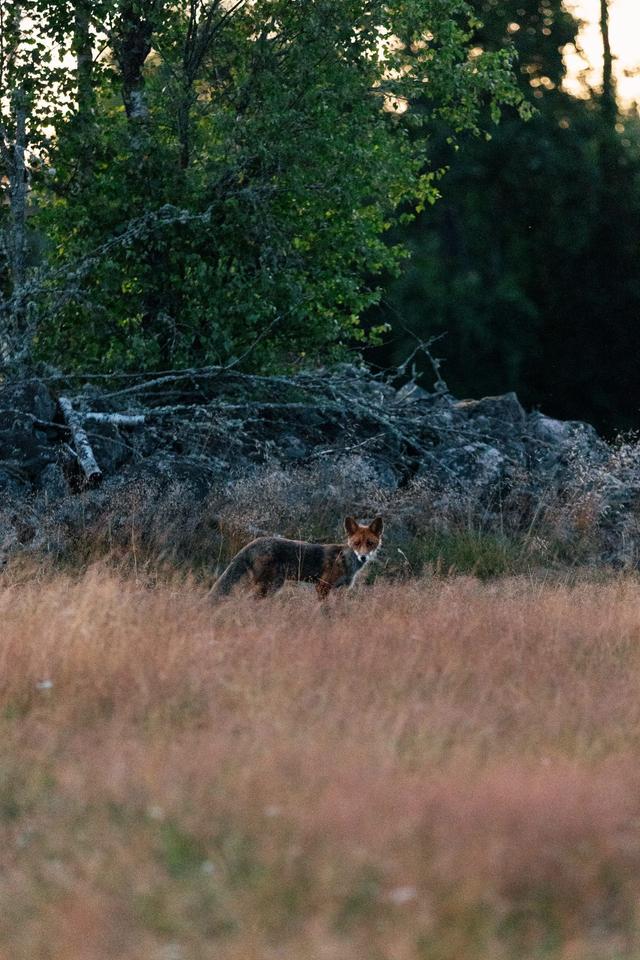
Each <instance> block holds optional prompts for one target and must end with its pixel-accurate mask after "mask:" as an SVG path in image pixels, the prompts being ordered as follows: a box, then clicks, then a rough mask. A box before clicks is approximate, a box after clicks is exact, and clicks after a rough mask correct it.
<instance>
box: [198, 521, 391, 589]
mask: <svg viewBox="0 0 640 960" xmlns="http://www.w3.org/2000/svg"><path fill="white" fill-rule="evenodd" d="M344 529H345V532H346V534H347V542H346V544H344V543H326V544H325V543H307V542H306V541H304V540H287V539H285V538H284V537H257V539H255V540H252V541H251V543H248V544H247V545H246V546H245V547H243V548H242V550H240V552H239V553H237V554H236V555H235V557H234V558H233V560H232V561H231V563H230V564H229V566H228V567H227V568H226V570H224V571H223V573H222V574H221V575H220V577H219V578H218V579H217V580H216V582H215V583H214V585H213V587H212V590H211V594H210V595H211V597H212V599H214V600H215V599H218V598H222V597H226V596H228V595H229V594H230V593H232V591H233V590H235V588H236V587H237V586H238V585H239V584H241V583H243V582H244V583H245V584H248V585H249V586H253V588H254V589H255V592H256V594H257V596H258V597H267V596H269V595H270V594H273V593H276V592H277V591H278V590H280V589H281V587H283V586H284V584H285V581H287V580H296V581H298V582H301V581H304V582H307V583H309V582H310V583H313V584H315V588H316V594H317V596H318V599H319V600H326V598H327V597H328V596H329V594H330V593H331V591H332V590H335V589H338V588H339V587H351V586H353V583H354V582H355V579H356V577H357V576H358V574H360V573H362V571H363V570H364V569H365V567H366V566H367V564H368V563H369V562H370V561H371V560H372V559H373V558H374V557H375V555H376V553H377V551H378V550H379V548H380V544H381V543H382V529H383V520H382V517H376V518H375V520H372V521H371V523H370V524H368V525H364V524H360V523H358V521H357V520H355V519H354V517H346V518H345V521H344Z"/></svg>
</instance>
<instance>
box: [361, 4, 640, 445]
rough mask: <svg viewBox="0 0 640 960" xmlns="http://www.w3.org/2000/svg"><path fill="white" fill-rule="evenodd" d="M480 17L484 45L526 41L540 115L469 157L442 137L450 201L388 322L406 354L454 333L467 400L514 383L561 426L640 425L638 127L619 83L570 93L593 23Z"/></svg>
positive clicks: (448, 352)
mask: <svg viewBox="0 0 640 960" xmlns="http://www.w3.org/2000/svg"><path fill="white" fill-rule="evenodd" d="M475 9H476V10H477V13H478V16H479V17H482V18H483V19H484V27H483V28H482V29H481V30H479V31H478V34H477V36H476V41H477V44H478V46H479V47H481V48H489V49H494V48H500V47H501V46H502V45H503V44H505V43H511V42H512V43H514V44H515V46H516V49H517V50H518V54H519V59H518V67H517V72H518V76H519V79H520V85H521V90H522V91H523V93H524V92H525V91H528V93H527V96H528V97H530V98H531V100H532V102H533V103H534V104H535V107H536V111H537V112H536V116H535V117H534V118H533V119H532V120H531V122H530V123H528V124H522V123H521V122H520V121H519V120H518V119H517V118H516V117H511V116H507V117H505V118H504V120H503V122H502V123H501V124H500V126H499V127H498V128H496V130H495V131H494V132H493V135H492V137H491V139H490V140H487V141H480V140H478V141H476V142H474V143H468V144H465V146H464V149H463V150H461V151H460V152H459V154H455V153H453V154H452V152H451V151H450V150H449V148H448V147H447V146H446V144H444V143H441V146H440V148H439V153H438V159H439V162H440V163H442V164H443V165H445V164H447V163H448V164H449V165H450V172H449V173H448V174H447V176H446V178H445V179H444V181H443V192H444V199H443V200H442V202H441V203H439V204H438V205H437V206H436V207H435V208H434V209H433V210H430V211H428V212H427V213H426V214H424V215H423V216H421V217H420V218H419V219H418V221H416V223H415V224H414V225H412V226H410V227H409V228H407V229H408V238H407V239H408V242H409V245H410V248H411V250H412V260H411V262H410V264H409V266H408V268H407V269H406V270H405V272H404V274H403V276H402V277H401V278H400V279H399V280H398V281H397V282H395V283H394V284H391V285H390V287H389V290H388V292H387V293H386V294H385V300H386V301H387V303H388V306H387V307H386V309H385V310H383V311H381V312H379V313H377V314H376V315H375V319H374V320H373V322H375V323H376V324H379V323H381V322H384V321H385V320H388V321H389V322H390V323H391V324H392V325H393V327H394V329H393V335H394V337H395V338H396V339H395V340H394V348H395V349H396V350H397V353H396V357H399V356H400V355H402V353H403V352H405V351H406V349H407V347H408V345H409V343H410V342H411V340H410V338H408V337H407V335H406V334H405V332H404V328H408V329H410V330H412V331H413V332H414V333H415V334H417V335H418V336H420V337H422V338H425V339H426V338H427V337H428V336H430V335H433V334H437V333H442V332H446V334H447V336H446V339H445V340H444V342H443V344H442V346H441V348H440V351H441V353H443V354H444V355H445V356H446V358H447V365H446V371H447V373H446V379H447V382H448V383H449V385H450V386H451V388H452V389H454V390H455V391H456V392H457V393H458V394H463V395H477V394H479V393H495V392H501V391H504V390H507V389H515V390H517V391H518V392H519V394H520V395H521V397H522V398H523V400H524V401H525V402H526V403H528V404H542V405H544V407H545V409H546V410H548V411H550V412H552V413H555V414H556V415H558V416H564V417H578V418H589V419H592V420H594V421H595V422H596V423H598V424H599V425H600V426H601V427H603V428H605V429H608V430H611V429H615V427H616V426H631V425H637V423H638V414H637V410H636V406H637V405H636V403H635V400H634V399H633V397H632V396H631V394H630V392H629V388H628V385H629V383H630V382H633V381H634V380H635V379H636V377H637V372H636V370H635V365H636V361H635V357H636V356H637V351H638V349H640V326H639V325H638V322H637V320H638V316H639V315H640V290H639V289H638V284H637V280H636V275H637V268H636V261H637V250H638V248H639V246H640V191H639V187H640V167H639V166H638V162H639V151H638V148H639V144H640V141H639V140H638V124H637V121H635V120H634V119H633V118H632V117H630V116H625V117H622V118H618V115H617V105H616V104H615V100H613V102H612V101H611V97H612V96H614V92H613V90H612V89H611V88H610V86H608V85H607V84H605V88H604V90H603V91H602V93H600V92H598V93H597V94H596V95H594V96H593V97H592V99H590V100H580V99H576V98H574V97H571V96H569V94H567V93H566V92H565V91H564V90H563V88H562V81H563V78H564V70H565V67H564V62H563V56H562V51H563V49H564V47H565V45H566V44H567V43H569V42H572V41H573V40H574V39H575V36H576V33H577V29H578V25H577V23H576V22H575V21H574V20H573V19H572V18H571V17H570V16H569V14H568V13H567V12H566V11H565V9H564V7H563V5H562V4H561V3H560V0H500V2H497V3H493V2H490V0H484V2H482V3H480V2H478V3H476V4H475ZM616 123H618V126H617V127H616ZM443 140H444V138H443ZM399 239H402V235H400V236H399ZM389 352H390V351H389ZM389 352H387V353H386V354H385V355H384V358H383V359H384V362H389Z"/></svg>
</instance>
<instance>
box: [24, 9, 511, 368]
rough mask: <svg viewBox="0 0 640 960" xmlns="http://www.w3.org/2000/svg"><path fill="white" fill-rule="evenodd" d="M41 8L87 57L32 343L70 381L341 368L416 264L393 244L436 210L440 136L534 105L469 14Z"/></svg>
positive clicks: (62, 125)
mask: <svg viewBox="0 0 640 960" xmlns="http://www.w3.org/2000/svg"><path fill="white" fill-rule="evenodd" d="M34 3H35V4H36V5H38V4H39V3H40V5H41V10H42V18H43V19H44V22H43V25H42V30H43V35H44V36H48V37H54V36H55V38H56V42H57V43H58V46H59V47H60V49H61V50H64V49H67V50H70V51H72V52H74V53H75V70H74V71H73V74H72V75H71V74H69V75H67V76H66V78H65V83H66V89H67V90H68V91H70V95H69V106H68V108H67V109H66V111H58V113H57V115H56V118H55V129H56V135H55V138H54V139H53V140H52V141H51V142H50V143H49V144H47V145H46V148H45V149H44V150H43V154H42V160H43V164H44V165H45V166H46V167H47V176H46V177H45V176H41V177H39V178H38V180H37V182H34V185H33V192H32V199H33V205H34V208H35V216H34V225H36V224H37V228H38V230H39V231H40V232H41V234H42V236H43V237H45V238H46V269H45V270H44V271H42V275H41V282H40V281H39V283H38V285H37V290H36V288H35V287H33V291H34V292H33V296H32V299H33V303H34V304H35V307H34V309H37V311H38V316H39V326H38V331H37V337H36V341H35V346H36V350H37V353H38V355H39V356H41V357H44V358H49V359H55V360H56V362H63V363H65V364H69V363H73V364H77V365H81V366H86V365H91V366H94V367H103V368H104V367H106V368H109V369H111V368H129V369H135V368H139V367H150V366H156V365H175V364H184V363H192V362H228V361H229V360H234V362H235V361H240V360H241V359H242V358H244V357H247V358H249V357H250V359H251V362H252V363H253V364H254V365H256V366H258V367H260V366H262V367H271V366H274V365H278V364H283V363H285V364H299V363H305V362H309V361H310V360H316V359H318V358H328V357H329V358H330V357H331V356H332V355H336V351H337V352H338V353H340V351H344V349H346V347H347V346H348V345H350V344H351V343H353V341H354V340H355V341H358V340H362V338H363V336H364V334H363V331H362V328H361V326H360V323H359V317H360V315H361V313H362V311H363V310H364V309H365V308H367V307H368V306H369V305H370V304H372V303H373V302H375V301H376V299H377V297H378V295H379V294H378V291H377V285H376V282H375V277H376V276H378V275H380V273H381V272H382V271H385V270H386V271H395V270H397V269H398V266H399V264H400V263H401V261H402V258H403V251H402V249H401V247H400V246H399V245H397V244H389V243H387V242H385V234H387V233H388V231H389V230H390V228H391V227H392V226H393V225H394V224H396V223H397V222H398V218H399V217H400V218H407V217H408V216H409V215H410V211H411V210H412V209H415V208H416V207H418V208H420V207H422V206H424V205H425V204H426V203H429V202H432V201H433V200H435V199H436V197H437V188H436V184H435V180H436V176H437V170H436V169H435V168H434V167H433V165H431V164H429V163H428V162H427V160H426V156H425V146H426V142H427V141H426V140H425V137H426V136H427V135H428V133H429V131H430V129H432V125H433V123H434V122H435V121H436V120H437V122H439V123H440V124H443V125H446V127H447V128H448V130H449V131H450V134H451V135H452V136H457V135H459V134H460V133H461V132H462V131H465V130H467V131H469V130H471V131H477V130H478V129H479V125H480V121H481V113H482V110H483V109H484V108H485V107H488V106H492V107H493V108H494V109H496V108H497V107H498V105H499V104H501V103H510V104H514V105H516V106H517V105H518V104H519V103H520V102H521V99H522V98H521V95H520V93H519V91H518V90H517V89H516V87H515V85H514V83H513V78H512V73H511V53H510V52H509V51H507V50H498V51H487V52H486V53H485V54H483V55H482V56H479V57H478V56H476V55H475V53H474V54H473V55H472V51H471V42H472V33H473V29H474V27H475V20H474V17H473V10H472V8H471V7H470V6H469V4H467V3H466V2H464V0H393V2H382V0H367V2H365V3H362V2H361V0H357V2H356V0H255V2H253V3H246V2H242V0H239V2H231V0H227V2H222V0H181V2H179V3H176V4H165V3H163V2H161V0H112V2H107V0H105V2H104V3H103V4H101V5H100V7H99V16H96V14H95V6H92V12H89V11H88V10H87V8H85V7H84V6H83V5H82V2H80V0H76V2H75V3H68V4H55V5H51V4H49V5H47V4H45V3H43V2H42V3H41V0H34ZM65 18H66V20H65ZM98 47H101V48H103V53H102V55H101V56H100V57H97V56H96V55H95V50H96V49H97V48H98ZM92 51H93V53H91V52H92ZM71 94H73V95H71ZM39 96H40V97H41V98H43V97H44V98H47V97H49V98H51V96H52V90H51V88H49V87H46V86H43V87H41V88H40V90H39ZM416 103H420V104H421V106H422V107H423V108H422V109H420V110H416V109H414V105H415V104H416ZM425 105H426V109H424V106H425ZM123 106H124V110H123V109H122V108H123ZM88 118H90V122H87V121H88ZM88 165H90V171H91V175H90V176H87V175H86V169H87V166H88ZM54 171H55V172H54ZM83 173H84V174H85V175H83ZM372 278H374V279H373V280H372Z"/></svg>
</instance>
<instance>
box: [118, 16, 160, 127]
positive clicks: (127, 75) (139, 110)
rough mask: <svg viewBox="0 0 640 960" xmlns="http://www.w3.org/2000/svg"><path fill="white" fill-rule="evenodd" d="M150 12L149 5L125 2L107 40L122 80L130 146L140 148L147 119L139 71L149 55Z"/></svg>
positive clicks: (150, 38)
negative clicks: (131, 137) (111, 47)
mask: <svg viewBox="0 0 640 960" xmlns="http://www.w3.org/2000/svg"><path fill="white" fill-rule="evenodd" d="M145 8H148V9H145ZM154 10H155V4H154V3H153V2H151V3H148V4H146V5H145V4H138V3H131V2H128V0H127V2H124V3H123V4H122V6H121V8H120V16H119V18H118V21H117V24H116V26H115V28H114V31H113V32H112V37H111V40H112V44H113V50H114V53H115V56H116V60H117V62H118V67H119V68H120V74H121V77H122V101H123V103H124V109H125V111H126V114H127V119H128V120H129V123H130V125H131V128H132V131H133V143H134V146H140V145H141V142H142V140H143V135H144V128H145V127H146V124H147V120H148V118H149V108H148V105H147V100H146V96H145V90H144V86H145V82H144V74H143V68H144V64H145V61H146V59H147V57H148V56H149V53H150V52H151V41H152V37H153V23H152V19H151V15H152V14H153V12H154Z"/></svg>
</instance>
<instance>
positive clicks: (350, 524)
mask: <svg viewBox="0 0 640 960" xmlns="http://www.w3.org/2000/svg"><path fill="white" fill-rule="evenodd" d="M358 526H359V524H358V523H357V521H356V520H354V519H353V517H345V518H344V528H345V530H346V531H347V533H348V534H349V536H351V535H352V534H354V533H355V532H356V530H357V529H358Z"/></svg>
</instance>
